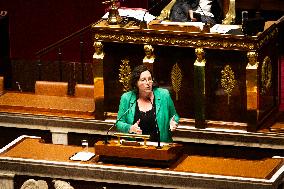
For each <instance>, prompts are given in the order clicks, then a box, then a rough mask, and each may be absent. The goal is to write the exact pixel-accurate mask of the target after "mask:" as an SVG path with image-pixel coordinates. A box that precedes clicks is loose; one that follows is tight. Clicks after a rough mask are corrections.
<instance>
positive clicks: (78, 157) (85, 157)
mask: <svg viewBox="0 0 284 189" xmlns="http://www.w3.org/2000/svg"><path fill="white" fill-rule="evenodd" d="M94 156H95V154H94V153H92V152H78V153H76V154H74V155H73V156H71V157H70V160H73V161H89V160H90V159H92V158H93V157H94Z"/></svg>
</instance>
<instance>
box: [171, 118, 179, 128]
mask: <svg viewBox="0 0 284 189" xmlns="http://www.w3.org/2000/svg"><path fill="white" fill-rule="evenodd" d="M177 127H178V123H177V122H176V121H175V116H173V117H172V118H171V121H170V130H171V131H175V130H176V129H177Z"/></svg>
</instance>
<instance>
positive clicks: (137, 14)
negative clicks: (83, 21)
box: [102, 7, 156, 23]
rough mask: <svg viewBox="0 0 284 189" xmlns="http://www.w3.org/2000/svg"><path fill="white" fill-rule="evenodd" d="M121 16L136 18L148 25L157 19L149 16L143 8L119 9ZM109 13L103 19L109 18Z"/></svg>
mask: <svg viewBox="0 0 284 189" xmlns="http://www.w3.org/2000/svg"><path fill="white" fill-rule="evenodd" d="M118 12H119V15H120V16H121V17H132V18H136V19H137V20H140V21H146V22H147V23H149V22H151V21H152V20H154V19H155V18H156V17H155V16H153V15H151V14H149V13H148V11H147V10H146V9H142V8H123V7H121V8H119V9H118ZM108 14H109V13H108V12H107V13H106V14H105V15H104V16H103V17H102V18H104V19H107V18H108Z"/></svg>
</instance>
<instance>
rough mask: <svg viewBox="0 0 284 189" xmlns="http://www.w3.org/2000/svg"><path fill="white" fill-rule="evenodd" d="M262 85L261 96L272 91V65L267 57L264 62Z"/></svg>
mask: <svg viewBox="0 0 284 189" xmlns="http://www.w3.org/2000/svg"><path fill="white" fill-rule="evenodd" d="M261 84H262V86H261V94H263V95H265V94H266V93H267V92H268V91H269V90H270V87H271V84H272V65H271V60H270V58H269V57H268V56H266V57H265V58H264V60H263V62H262V67H261Z"/></svg>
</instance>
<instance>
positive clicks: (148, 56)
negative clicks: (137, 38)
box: [143, 45, 155, 63]
mask: <svg viewBox="0 0 284 189" xmlns="http://www.w3.org/2000/svg"><path fill="white" fill-rule="evenodd" d="M144 51H145V57H144V59H143V63H145V62H147V63H154V61H155V55H154V48H153V47H152V45H144Z"/></svg>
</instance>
